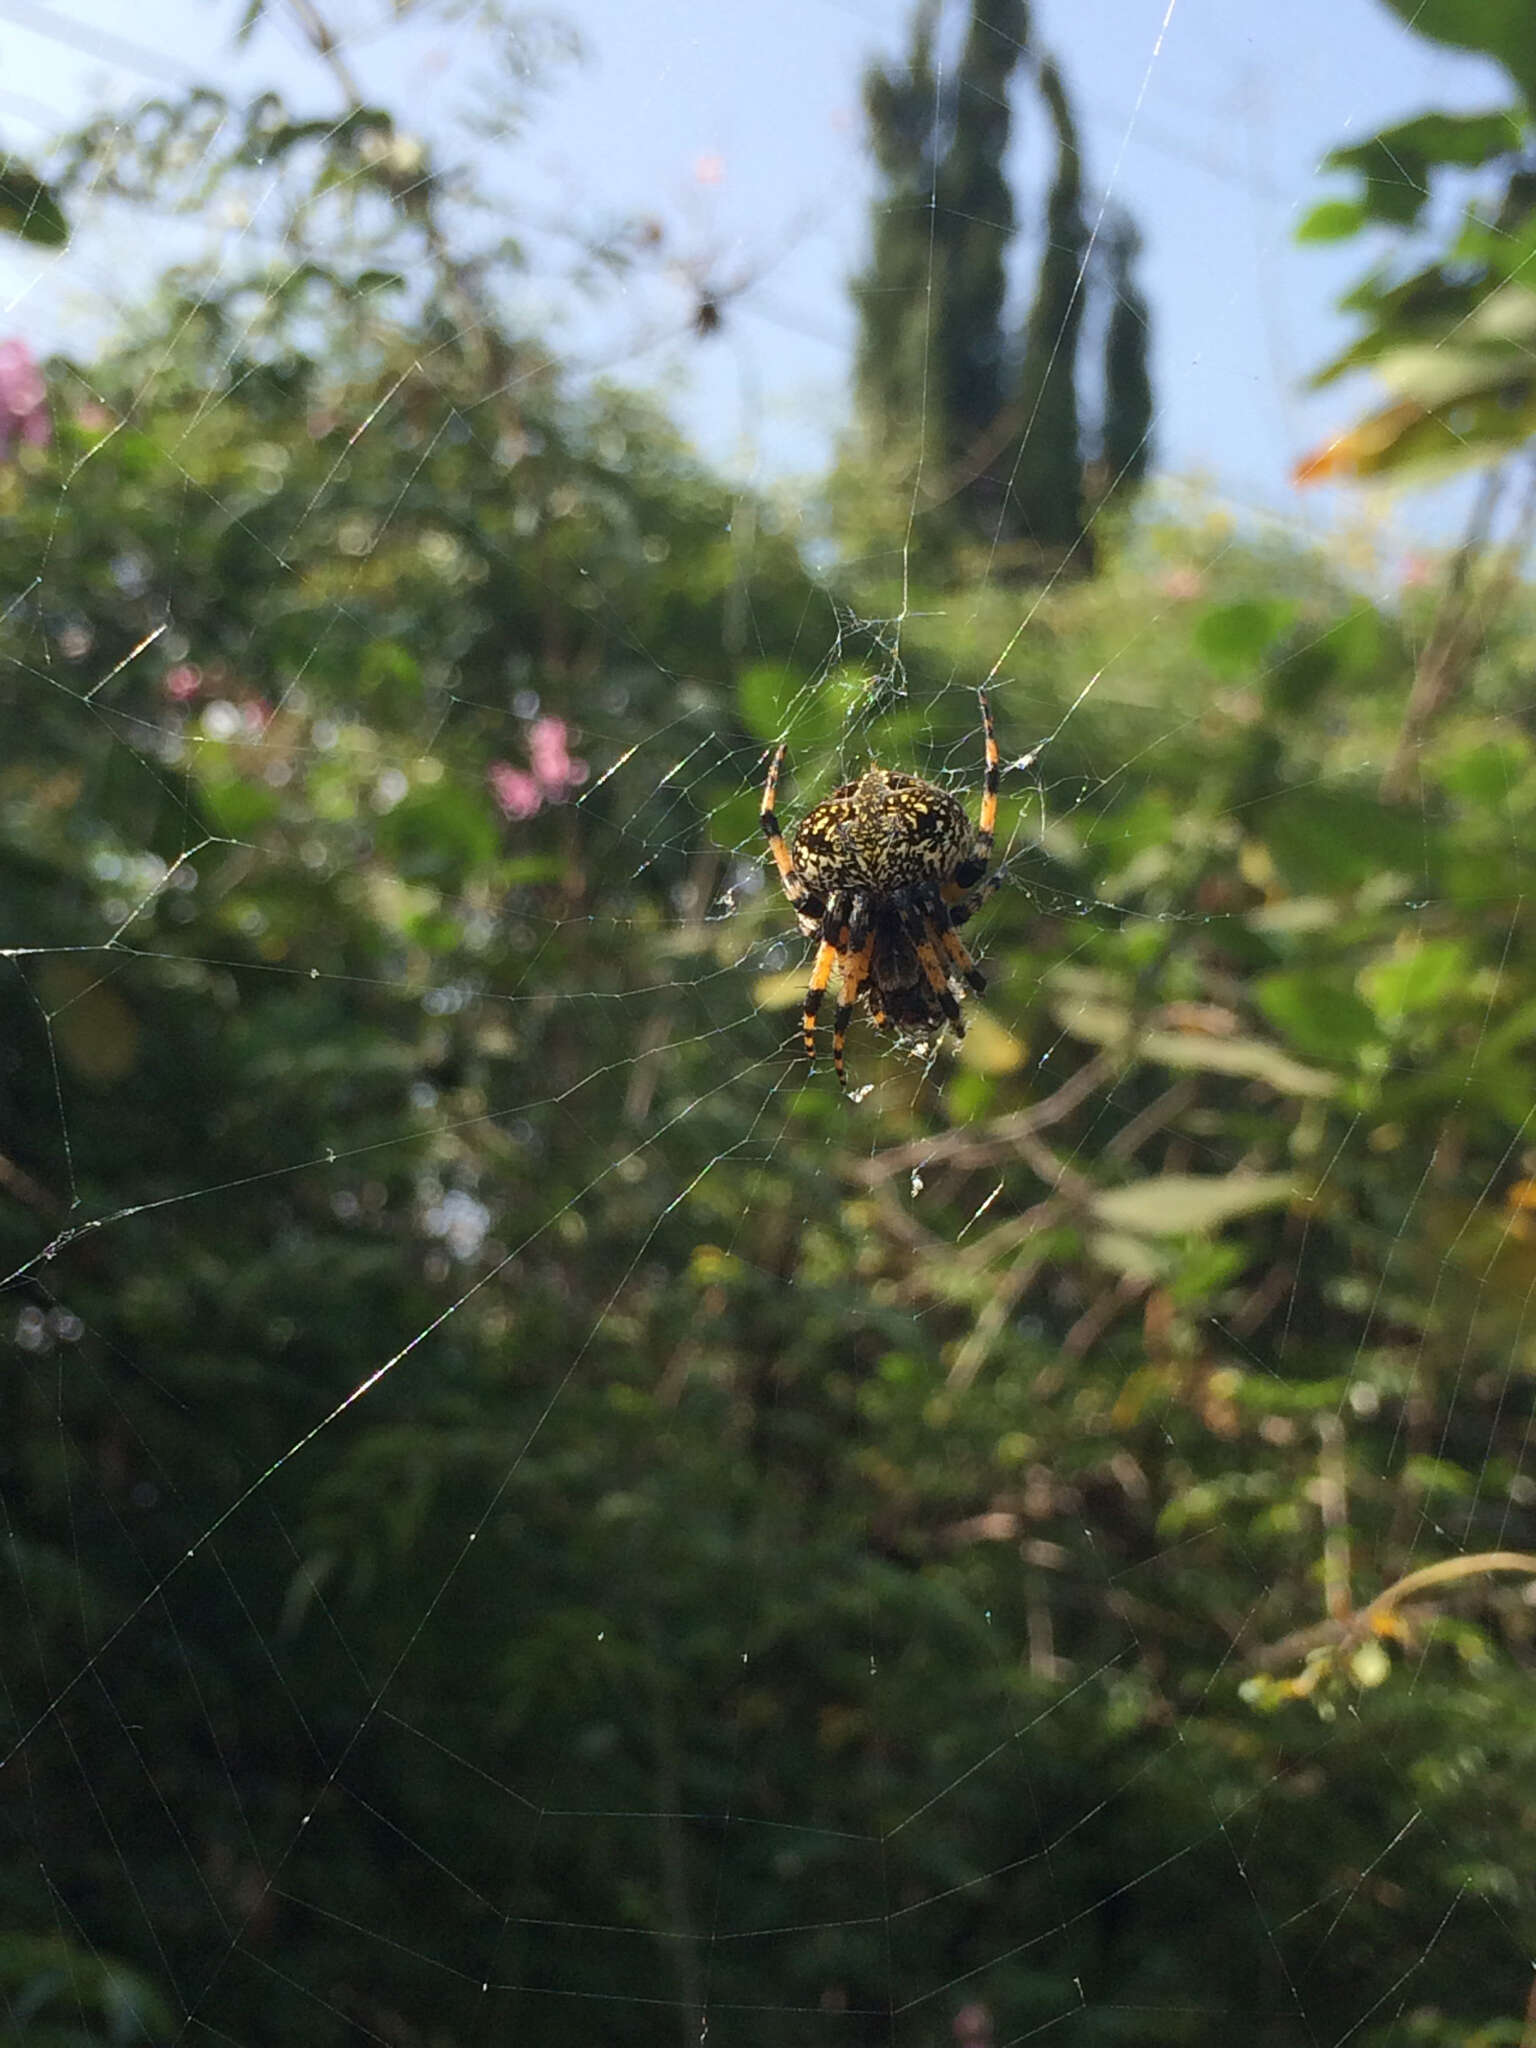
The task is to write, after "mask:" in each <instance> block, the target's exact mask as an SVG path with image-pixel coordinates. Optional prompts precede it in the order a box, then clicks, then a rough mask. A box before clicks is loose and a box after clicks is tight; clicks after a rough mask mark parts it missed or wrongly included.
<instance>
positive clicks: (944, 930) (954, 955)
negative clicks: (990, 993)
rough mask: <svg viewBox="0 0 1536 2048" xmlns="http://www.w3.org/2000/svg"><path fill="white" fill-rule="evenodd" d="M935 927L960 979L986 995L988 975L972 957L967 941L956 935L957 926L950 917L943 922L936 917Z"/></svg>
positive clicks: (968, 986)
mask: <svg viewBox="0 0 1536 2048" xmlns="http://www.w3.org/2000/svg"><path fill="white" fill-rule="evenodd" d="M934 929H935V930H936V931H937V932H938V935H939V946H940V948H941V950H942V951H943V953H944V954H945V956H946V957H947V958H948V959H950V960H952V961H953V962H954V965H955V972H956V973H957V974H958V975H959V976H960V979H961V980H962V981H963V982H964V983H965V985H966V987H967V988H970V989H974V990H975V992H976V994H977V995H979V996H984V995H985V994H986V992H987V977H986V976H985V975H984V974H983V973H982V971H981V969H980V968H979V967H978V966H977V965H976V962H975V961H974V960H973V959H972V958H971V956H970V953H969V952H968V951H967V949H966V945H965V941H964V940H963V939H960V938H958V937H957V936H956V934H955V928H954V926H953V925H952V924H951V923H950V921H949V919H948V917H946V918H945V919H944V922H943V923H942V924H940V923H939V921H938V919H937V918H935V919H934Z"/></svg>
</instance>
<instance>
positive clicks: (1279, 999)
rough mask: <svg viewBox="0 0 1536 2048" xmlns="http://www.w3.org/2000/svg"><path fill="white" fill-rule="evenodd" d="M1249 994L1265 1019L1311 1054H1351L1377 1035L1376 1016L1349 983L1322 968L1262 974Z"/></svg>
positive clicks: (1337, 1057)
mask: <svg viewBox="0 0 1536 2048" xmlns="http://www.w3.org/2000/svg"><path fill="white" fill-rule="evenodd" d="M1254 995H1255V998H1256V999H1257V1002H1258V1005H1259V1008H1260V1009H1261V1010H1262V1011H1263V1012H1264V1014H1265V1016H1266V1017H1268V1019H1269V1021H1270V1022H1271V1023H1272V1024H1273V1025H1274V1026H1275V1027H1276V1028H1277V1029H1278V1030H1280V1031H1283V1032H1284V1033H1285V1035H1286V1037H1287V1038H1288V1039H1289V1040H1290V1041H1291V1043H1292V1044H1293V1045H1295V1046H1297V1047H1299V1049H1300V1050H1301V1051H1302V1052H1304V1053H1307V1054H1308V1055H1310V1056H1311V1057H1312V1058H1313V1059H1322V1060H1331V1061H1340V1060H1349V1059H1352V1058H1353V1057H1354V1055H1355V1053H1357V1052H1358V1051H1359V1049H1360V1047H1361V1046H1362V1045H1364V1044H1365V1043H1366V1042H1367V1041H1368V1040H1370V1039H1373V1038H1374V1037H1375V1036H1376V1018H1375V1014H1374V1013H1373V1011H1372V1010H1371V1007H1370V1005H1369V1004H1368V1003H1364V1002H1362V1001H1361V999H1360V997H1359V996H1358V995H1356V993H1355V991H1354V989H1353V988H1351V987H1348V986H1346V985H1345V984H1344V982H1343V981H1342V980H1341V979H1339V978H1338V977H1337V976H1336V975H1333V974H1330V973H1329V972H1327V971H1325V970H1318V969H1311V968H1295V969H1292V970H1287V971H1286V972H1283V973H1280V974H1266V975H1265V976H1263V978H1262V979H1261V980H1260V981H1259V982H1257V983H1256V984H1255V987H1254Z"/></svg>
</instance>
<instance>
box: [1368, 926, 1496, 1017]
mask: <svg viewBox="0 0 1536 2048" xmlns="http://www.w3.org/2000/svg"><path fill="white" fill-rule="evenodd" d="M1470 972H1471V966H1470V962H1469V961H1468V958H1467V953H1466V948H1465V947H1464V946H1462V945H1460V944H1458V943H1457V941H1456V940H1454V939H1428V940H1425V941H1424V942H1423V943H1422V944H1420V945H1416V946H1414V947H1413V948H1412V950H1411V951H1410V952H1407V953H1405V954H1404V955H1403V956H1402V957H1401V958H1400V959H1394V960H1384V961H1382V962H1381V963H1380V964H1379V965H1378V966H1375V967H1371V968H1368V969H1367V970H1366V972H1365V973H1364V974H1362V975H1361V977H1360V982H1361V986H1362V987H1363V988H1364V990H1365V992H1366V995H1367V996H1368V998H1369V999H1370V1003H1371V1007H1372V1008H1373V1009H1374V1010H1375V1012H1376V1014H1377V1016H1378V1017H1379V1018H1380V1019H1381V1021H1382V1022H1383V1023H1384V1024H1388V1025H1391V1024H1396V1023H1398V1022H1399V1021H1400V1020H1401V1019H1402V1018H1404V1017H1406V1016H1410V1015H1412V1014H1413V1013H1414V1012H1415V1011H1417V1010H1433V1009H1437V1008H1438V1007H1439V1006H1440V1004H1442V1003H1443V1002H1444V1001H1445V1000H1446V999H1447V998H1448V997H1449V996H1451V995H1452V994H1453V993H1454V992H1455V991H1456V990H1457V989H1458V988H1465V986H1466V983H1467V977H1468V975H1469V973H1470Z"/></svg>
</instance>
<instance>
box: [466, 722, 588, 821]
mask: <svg viewBox="0 0 1536 2048" xmlns="http://www.w3.org/2000/svg"><path fill="white" fill-rule="evenodd" d="M567 735H568V728H567V726H566V723H565V720H564V719H563V718H536V719H535V720H534V721H533V724H532V725H531V726H529V728H528V758H529V760H530V761H531V762H532V764H533V766H532V769H531V771H530V770H529V769H527V768H514V767H513V766H512V763H511V762H510V761H493V762H492V763H491V766H490V768H489V769H488V770H487V780H488V781H489V783H490V785H491V793H492V795H493V796H494V797H495V799H496V801H497V803H498V804H500V806H501V809H502V812H503V815H504V816H506V817H508V818H516V819H521V818H531V817H532V816H533V814H534V812H535V811H538V810H542V808H543V807H544V805H545V804H547V803H548V804H558V803H563V802H564V801H565V799H566V796H567V795H568V794H569V792H570V791H571V790H573V789H579V788H580V787H581V785H582V784H583V783H584V782H585V781H586V779H587V774H588V769H587V764H586V762H585V761H573V760H572V759H571V754H570V749H569V747H568V746H567V744H566V740H567Z"/></svg>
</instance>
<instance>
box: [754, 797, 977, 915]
mask: <svg viewBox="0 0 1536 2048" xmlns="http://www.w3.org/2000/svg"><path fill="white" fill-rule="evenodd" d="M973 836H974V832H973V827H972V825H971V821H970V819H969V818H968V817H967V816H966V814H965V811H964V809H963V807H962V806H961V805H960V804H959V803H957V802H956V800H955V799H954V797H952V796H951V795H950V794H949V793H948V791H947V790H943V789H939V788H938V787H936V785H935V784H933V783H931V782H923V781H921V780H920V779H919V778H918V777H917V776H915V775H903V774H901V773H900V772H899V771H897V770H893V769H888V768H871V769H869V770H868V772H867V773H866V774H864V775H862V776H860V778H859V780H858V781H857V782H845V783H844V784H843V786H842V788H841V789H835V790H833V792H832V794H831V795H830V796H829V797H825V798H823V800H822V801H821V802H820V803H819V804H817V805H816V806H815V808H814V809H813V810H810V811H807V812H806V814H805V816H804V817H803V818H802V819H801V821H800V825H799V829H798V830H797V831H796V833H795V836H794V850H795V865H796V866H797V867H798V868H799V870H800V873H801V874H802V875H803V876H804V877H805V879H806V881H807V882H808V883H809V884H810V886H811V887H812V888H813V889H814V890H816V891H817V892H818V894H821V895H823V896H831V895H835V894H836V893H837V892H838V891H839V890H840V889H856V890H857V889H867V890H870V891H872V892H873V893H874V894H876V895H879V896H890V895H894V894H895V893H896V892H897V891H898V890H900V889H910V888H913V887H915V886H916V885H917V884H918V883H920V882H931V881H935V880H938V879H940V878H942V877H944V876H947V875H948V874H950V873H951V872H952V870H953V869H954V868H955V866H956V865H957V864H958V862H959V861H961V860H962V859H963V858H964V856H965V854H966V852H967V850H968V849H969V847H970V844H971V840H972V838H973Z"/></svg>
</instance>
